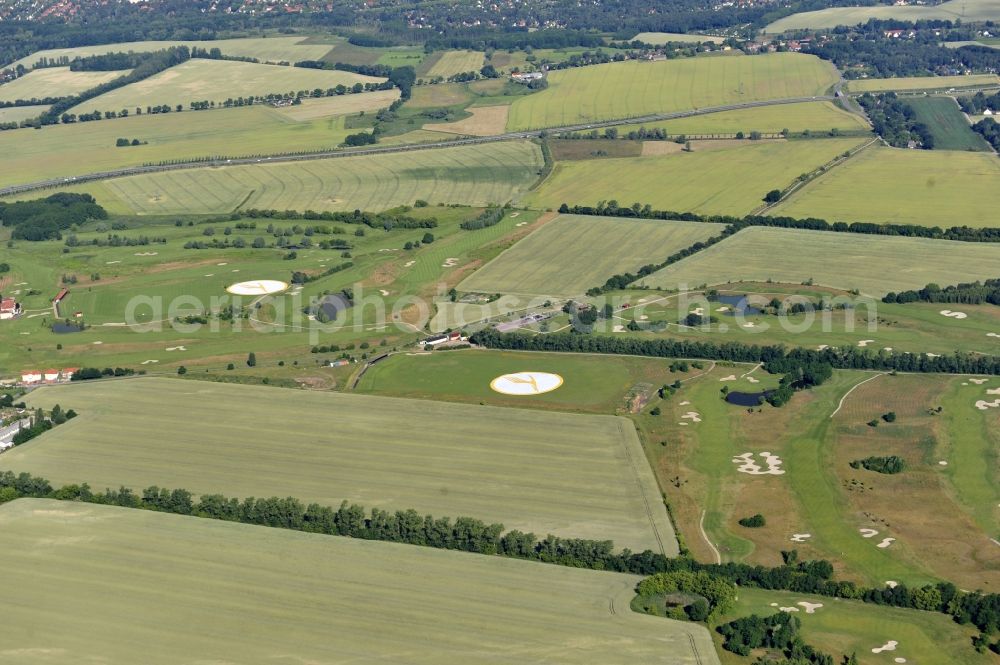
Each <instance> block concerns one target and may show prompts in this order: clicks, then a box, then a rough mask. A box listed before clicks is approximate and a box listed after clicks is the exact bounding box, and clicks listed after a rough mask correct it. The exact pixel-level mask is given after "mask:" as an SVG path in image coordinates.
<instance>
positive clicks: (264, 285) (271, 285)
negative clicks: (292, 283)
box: [226, 279, 288, 296]
mask: <svg viewBox="0 0 1000 665" xmlns="http://www.w3.org/2000/svg"><path fill="white" fill-rule="evenodd" d="M287 288H288V284H286V283H285V282H279V281H278V280H276V279H261V280H257V281H255V282H238V283H236V284H233V285H231V286H229V287H228V288H227V289H226V291H228V292H229V293H232V294H233V295H236V296H266V295H270V294H272V293H280V292H282V291H284V290H285V289H287Z"/></svg>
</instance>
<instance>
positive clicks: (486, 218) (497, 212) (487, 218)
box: [459, 206, 507, 231]
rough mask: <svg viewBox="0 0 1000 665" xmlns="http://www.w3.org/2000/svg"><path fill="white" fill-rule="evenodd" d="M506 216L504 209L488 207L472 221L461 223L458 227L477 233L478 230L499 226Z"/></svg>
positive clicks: (505, 209)
mask: <svg viewBox="0 0 1000 665" xmlns="http://www.w3.org/2000/svg"><path fill="white" fill-rule="evenodd" d="M506 214H507V208H506V207H499V206H494V207H490V208H487V209H486V210H484V211H483V212H481V213H480V214H478V215H476V216H475V217H473V218H472V219H468V220H466V221H464V222H462V223H461V224H459V227H460V228H462V229H464V230H466V231H477V230H479V229H485V228H489V227H490V226H496V225H497V224H499V223H500V221H501V220H502V219H503V217H504V215H506Z"/></svg>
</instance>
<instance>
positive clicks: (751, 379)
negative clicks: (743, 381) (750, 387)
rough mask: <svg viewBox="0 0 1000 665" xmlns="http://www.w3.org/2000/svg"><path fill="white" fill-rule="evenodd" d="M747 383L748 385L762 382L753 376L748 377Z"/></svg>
mask: <svg viewBox="0 0 1000 665" xmlns="http://www.w3.org/2000/svg"><path fill="white" fill-rule="evenodd" d="M747 382H748V383H760V381H759V380H758V379H755V378H753V377H752V376H748V377H747Z"/></svg>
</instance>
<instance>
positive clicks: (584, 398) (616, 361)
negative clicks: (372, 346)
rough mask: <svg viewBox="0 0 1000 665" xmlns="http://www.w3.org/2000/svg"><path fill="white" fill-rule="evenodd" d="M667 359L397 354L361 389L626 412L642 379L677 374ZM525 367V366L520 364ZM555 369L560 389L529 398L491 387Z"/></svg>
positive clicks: (656, 380)
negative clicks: (516, 375)
mask: <svg viewBox="0 0 1000 665" xmlns="http://www.w3.org/2000/svg"><path fill="white" fill-rule="evenodd" d="M670 362H671V361H669V360H665V359H662V358H633V357H617V358H613V357H600V356H596V357H595V356H590V355H582V354H571V353H527V352H517V351H486V350H483V351H474V352H468V353H466V352H454V351H452V352H445V353H441V352H434V353H424V354H397V355H394V356H392V357H391V358H389V359H388V360H384V361H382V362H380V363H379V364H377V365H375V366H373V367H372V368H371V369H369V370H368V371H367V372H366V373H365V375H364V377H363V378H362V379H361V382H360V383H359V384H358V387H357V390H358V391H359V392H363V393H371V394H376V395H385V396H390V397H408V398H417V399H434V400H444V401H447V402H467V403H471V404H481V403H485V404H487V405H490V406H509V407H521V408H526V409H545V410H550V411H578V412H588V413H603V414H610V413H625V412H627V411H628V404H627V399H626V397H627V395H629V394H630V391H631V390H632V388H634V387H635V386H637V385H640V384H647V385H649V386H655V387H659V386H661V385H663V383H664V382H672V381H673V380H674V378H677V376H681V377H683V375H676V376H675V375H674V374H671V373H669V372H668V366H669V364H670ZM517 368H520V369H517ZM529 370H530V371H537V372H552V373H554V374H558V375H559V376H561V377H563V379H564V382H563V385H562V386H561V387H560V388H559V389H558V390H555V391H552V392H550V393H545V394H543V395H534V396H529V397H521V396H510V395H504V394H502V393H498V392H496V391H494V390H492V389H490V385H489V384H490V381H492V380H493V379H494V378H496V377H497V376H500V375H501V374H505V373H508V372H512V371H529Z"/></svg>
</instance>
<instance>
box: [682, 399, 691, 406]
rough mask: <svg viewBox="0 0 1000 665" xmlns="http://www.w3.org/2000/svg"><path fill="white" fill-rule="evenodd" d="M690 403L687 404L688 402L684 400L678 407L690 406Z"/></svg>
mask: <svg viewBox="0 0 1000 665" xmlns="http://www.w3.org/2000/svg"><path fill="white" fill-rule="evenodd" d="M690 403H691V402H689V401H687V400H684V401H683V402H681V403H680V406H687V405H688V404H690Z"/></svg>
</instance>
